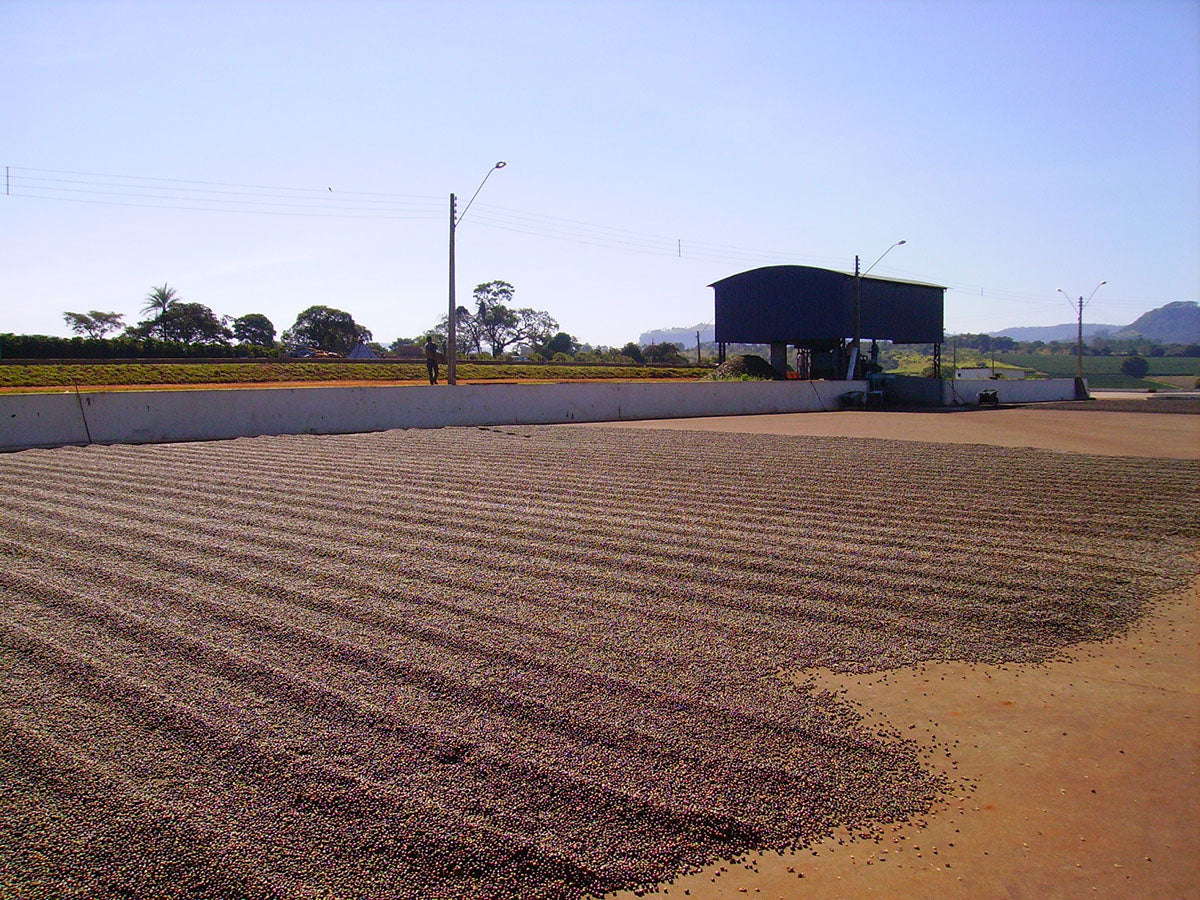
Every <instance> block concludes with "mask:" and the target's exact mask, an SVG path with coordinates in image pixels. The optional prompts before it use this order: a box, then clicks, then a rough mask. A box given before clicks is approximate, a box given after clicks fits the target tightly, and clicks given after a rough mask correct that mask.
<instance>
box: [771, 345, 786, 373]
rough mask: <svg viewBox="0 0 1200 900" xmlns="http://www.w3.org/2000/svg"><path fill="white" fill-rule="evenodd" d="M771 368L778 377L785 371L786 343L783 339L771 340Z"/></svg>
mask: <svg viewBox="0 0 1200 900" xmlns="http://www.w3.org/2000/svg"><path fill="white" fill-rule="evenodd" d="M771 368H772V369H774V370H775V374H776V375H779V376H780V377H782V376H783V375H784V373H785V372H787V344H785V343H784V342H783V341H772V342H771Z"/></svg>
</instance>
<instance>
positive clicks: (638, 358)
mask: <svg viewBox="0 0 1200 900" xmlns="http://www.w3.org/2000/svg"><path fill="white" fill-rule="evenodd" d="M617 352H618V353H619V354H620V355H621V356H628V357H629V358H630V359H632V360H633V361H634V362H635V363H644V362H645V361H646V357H645V356H644V355H643V354H642V348H641V347H639V346H638V345H637V343H636V342H634V341H630V342H629V343H628V344H626V345H625V346H624V347H622V348H621V349H620V350H619V351H617Z"/></svg>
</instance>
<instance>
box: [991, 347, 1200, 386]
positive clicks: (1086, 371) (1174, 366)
mask: <svg viewBox="0 0 1200 900" xmlns="http://www.w3.org/2000/svg"><path fill="white" fill-rule="evenodd" d="M1125 359H1126V357H1124V356H1085V357H1084V358H1083V376H1084V377H1085V378H1086V379H1087V380H1088V385H1089V386H1090V387H1091V388H1093V389H1096V388H1127V389H1134V390H1162V389H1172V388H1173V389H1178V388H1180V387H1194V386H1195V383H1196V382H1195V379H1196V377H1197V376H1200V358H1198V357H1195V356H1148V357H1145V359H1146V362H1147V363H1148V364H1149V366H1150V371H1149V373H1147V375H1146V376H1145V377H1144V378H1131V377H1130V376H1128V375H1123V374H1122V373H1121V363H1122V362H1124V361H1125ZM996 361H997V362H1004V363H1006V364H1008V365H1012V366H1017V367H1019V368H1022V369H1032V370H1034V371H1037V372H1041V373H1043V374H1045V375H1050V376H1052V377H1055V378H1071V377H1073V376H1074V375H1075V357H1074V356H1069V355H1065V354H1048V353H1045V354H1043V353H997V354H996ZM1166 378H1169V379H1171V380H1170V381H1165V380H1163V379H1166Z"/></svg>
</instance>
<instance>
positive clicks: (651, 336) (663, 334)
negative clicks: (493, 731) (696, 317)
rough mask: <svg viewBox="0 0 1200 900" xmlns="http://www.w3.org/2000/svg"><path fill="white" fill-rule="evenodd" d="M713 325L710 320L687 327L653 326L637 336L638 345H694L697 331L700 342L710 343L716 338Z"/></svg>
mask: <svg viewBox="0 0 1200 900" xmlns="http://www.w3.org/2000/svg"><path fill="white" fill-rule="evenodd" d="M715 327H716V326H714V325H713V323H712V322H701V323H700V324H698V325H692V326H689V327H687V328H682V327H680V328H655V329H654V330H652V331H643V332H642V334H641V335H640V336H639V337H638V345H639V346H641V347H645V346H646V345H647V344H665V343H671V344H680V345H682V346H684V347H695V346H696V332H697V331H698V332H700V343H702V344H711V343H712V342H713V341H715V340H716V335H715V333H714V328H715Z"/></svg>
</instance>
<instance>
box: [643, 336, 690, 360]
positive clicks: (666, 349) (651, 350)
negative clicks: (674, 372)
mask: <svg viewBox="0 0 1200 900" xmlns="http://www.w3.org/2000/svg"><path fill="white" fill-rule="evenodd" d="M642 355H643V356H644V357H645V359H646V362H656V363H671V364H672V365H677V366H681V365H685V364H686V363H687V360H686V359H684V357H683V354H682V353H680V352H679V345H678V344H672V343H671V342H670V341H663V342H662V343H661V344H647V345H646V346H645V347H643V348H642Z"/></svg>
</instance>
